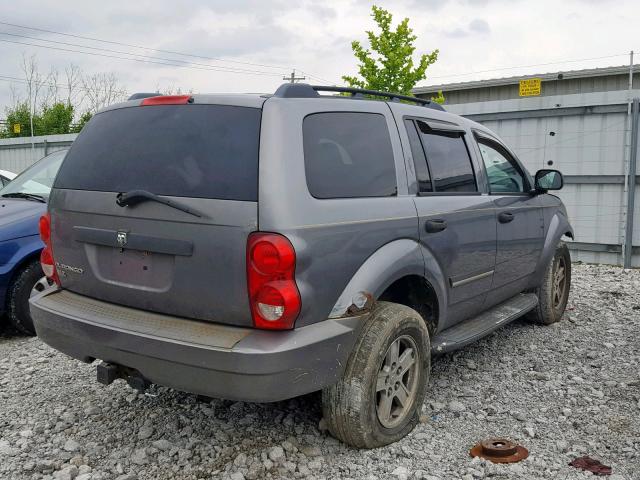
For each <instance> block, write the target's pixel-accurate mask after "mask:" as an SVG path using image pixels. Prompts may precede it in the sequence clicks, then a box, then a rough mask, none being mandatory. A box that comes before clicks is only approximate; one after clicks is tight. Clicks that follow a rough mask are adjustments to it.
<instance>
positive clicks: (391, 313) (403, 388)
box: [322, 302, 431, 448]
mask: <svg viewBox="0 0 640 480" xmlns="http://www.w3.org/2000/svg"><path fill="white" fill-rule="evenodd" d="M430 368H431V346H430V341H429V332H428V331H427V327H426V325H425V322H424V320H423V319H422V318H421V317H420V314H418V312H416V311H415V310H413V309H412V308H409V307H406V306H404V305H398V304H395V303H388V302H378V303H377V304H376V305H375V306H374V308H373V311H372V313H371V315H370V316H369V318H368V319H367V321H366V323H365V325H364V326H363V328H362V330H361V333H360V336H359V338H358V340H357V342H356V345H355V346H354V349H353V351H352V353H351V356H350V357H349V361H348V363H347V366H346V369H345V372H344V374H343V376H342V378H341V379H340V380H339V381H338V383H336V384H335V385H332V386H331V387H328V388H325V389H324V390H323V391H322V413H323V415H324V419H325V422H326V423H327V427H328V429H329V432H330V433H331V434H332V435H333V436H334V437H336V438H337V439H339V440H341V441H343V442H344V443H346V444H348V445H351V446H353V447H358V448H375V447H381V446H384V445H388V444H390V443H393V442H396V441H398V440H400V439H401V438H402V437H404V436H405V435H407V434H408V433H409V432H411V430H413V427H414V426H415V425H416V423H417V422H418V417H419V414H420V409H421V407H422V404H423V401H424V395H425V391H426V388H427V383H428V380H429V373H430Z"/></svg>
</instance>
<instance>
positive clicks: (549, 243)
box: [531, 212, 574, 287]
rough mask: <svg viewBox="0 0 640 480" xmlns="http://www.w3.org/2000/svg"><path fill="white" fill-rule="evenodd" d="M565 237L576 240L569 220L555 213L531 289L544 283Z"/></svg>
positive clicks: (559, 213)
mask: <svg viewBox="0 0 640 480" xmlns="http://www.w3.org/2000/svg"><path fill="white" fill-rule="evenodd" d="M563 237H569V238H570V239H572V240H573V239H574V233H573V228H572V227H571V225H570V224H569V220H568V219H567V217H566V216H565V215H563V214H562V213H561V212H555V213H554V215H553V217H552V218H551V221H550V222H549V227H548V229H547V234H546V236H545V239H544V246H543V247H542V253H541V255H540V259H539V260H538V264H537V266H536V270H535V273H534V275H533V277H532V282H531V287H536V286H538V285H539V284H540V282H541V281H542V277H543V275H544V272H545V270H546V268H547V265H548V264H549V262H550V261H551V260H552V259H553V256H554V255H555V252H556V247H557V246H558V244H559V243H560V241H561V240H562V238H563Z"/></svg>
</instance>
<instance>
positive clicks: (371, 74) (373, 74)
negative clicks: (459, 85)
mask: <svg viewBox="0 0 640 480" xmlns="http://www.w3.org/2000/svg"><path fill="white" fill-rule="evenodd" d="M371 12H372V13H371V16H372V17H373V19H374V21H375V22H376V24H377V25H378V28H379V29H380V33H379V34H376V33H375V32H373V31H367V32H366V33H367V37H368V39H369V45H370V48H371V50H369V49H366V48H364V47H363V46H362V45H361V44H360V42H359V41H357V40H355V41H353V42H352V43H351V49H352V50H353V53H354V55H355V56H356V58H357V59H358V60H359V62H360V63H359V65H358V73H359V74H360V77H361V78H358V77H354V76H348V75H345V76H343V77H342V79H343V80H344V81H345V82H346V83H348V84H349V85H350V86H352V87H358V88H366V89H371V90H382V91H387V92H394V93H400V94H402V95H410V94H411V90H412V89H413V87H415V85H416V84H417V83H418V82H419V81H420V80H424V79H425V78H426V71H427V68H428V67H429V65H431V64H433V63H434V62H435V61H436V60H437V59H438V50H437V49H436V50H434V51H433V52H431V53H428V54H423V55H421V56H420V60H419V62H418V64H417V65H416V64H415V63H414V61H413V54H414V52H415V50H416V47H415V46H414V45H413V44H414V42H415V40H416V39H417V38H418V37H416V36H415V35H414V34H413V29H411V28H409V19H408V18H405V19H404V20H402V22H400V23H399V24H398V26H397V27H396V29H395V30H391V22H392V20H393V16H392V14H391V13H389V12H388V11H387V10H385V9H383V8H379V7H377V6H375V5H373V6H372V7H371ZM373 52H375V54H374V53H373ZM434 100H435V99H434ZM442 101H444V98H443V99H442Z"/></svg>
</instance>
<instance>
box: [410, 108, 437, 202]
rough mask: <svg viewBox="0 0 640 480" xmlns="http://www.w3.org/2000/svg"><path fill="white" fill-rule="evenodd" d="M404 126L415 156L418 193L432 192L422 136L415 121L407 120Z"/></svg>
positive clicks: (412, 153)
mask: <svg viewBox="0 0 640 480" xmlns="http://www.w3.org/2000/svg"><path fill="white" fill-rule="evenodd" d="M404 125H405V128H406V129H407V136H408V137H409V144H410V145H411V155H412V156H413V164H414V166H415V169H416V179H417V181H418V191H420V192H432V191H433V185H432V183H431V175H430V174H429V167H428V165H427V158H426V157H425V156H424V150H423V149H422V143H420V135H418V130H417V129H416V124H415V123H414V121H413V120H405V121H404Z"/></svg>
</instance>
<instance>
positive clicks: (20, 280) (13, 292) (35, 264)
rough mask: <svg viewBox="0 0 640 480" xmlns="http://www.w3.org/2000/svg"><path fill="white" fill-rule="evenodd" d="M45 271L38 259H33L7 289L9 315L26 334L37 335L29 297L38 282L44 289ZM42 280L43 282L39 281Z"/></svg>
mask: <svg viewBox="0 0 640 480" xmlns="http://www.w3.org/2000/svg"><path fill="white" fill-rule="evenodd" d="M43 277H44V273H43V272H42V267H41V266H40V262H39V261H38V260H32V261H31V262H29V263H28V264H27V265H25V266H24V267H23V268H22V270H20V271H18V272H17V273H16V274H15V276H14V278H13V280H12V282H11V285H10V286H9V289H8V291H7V316H8V317H9V321H10V322H11V324H12V325H13V326H14V328H15V329H16V330H18V331H19V332H20V333H24V334H26V335H35V334H36V331H35V328H34V327H33V320H32V319H31V313H30V311H29V297H31V295H32V292H33V291H34V288H36V284H38V285H39V286H40V287H41V288H42V289H44V288H45V285H46V281H45V282H44V283H43V282H41V280H43ZM39 282H41V283H39Z"/></svg>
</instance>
